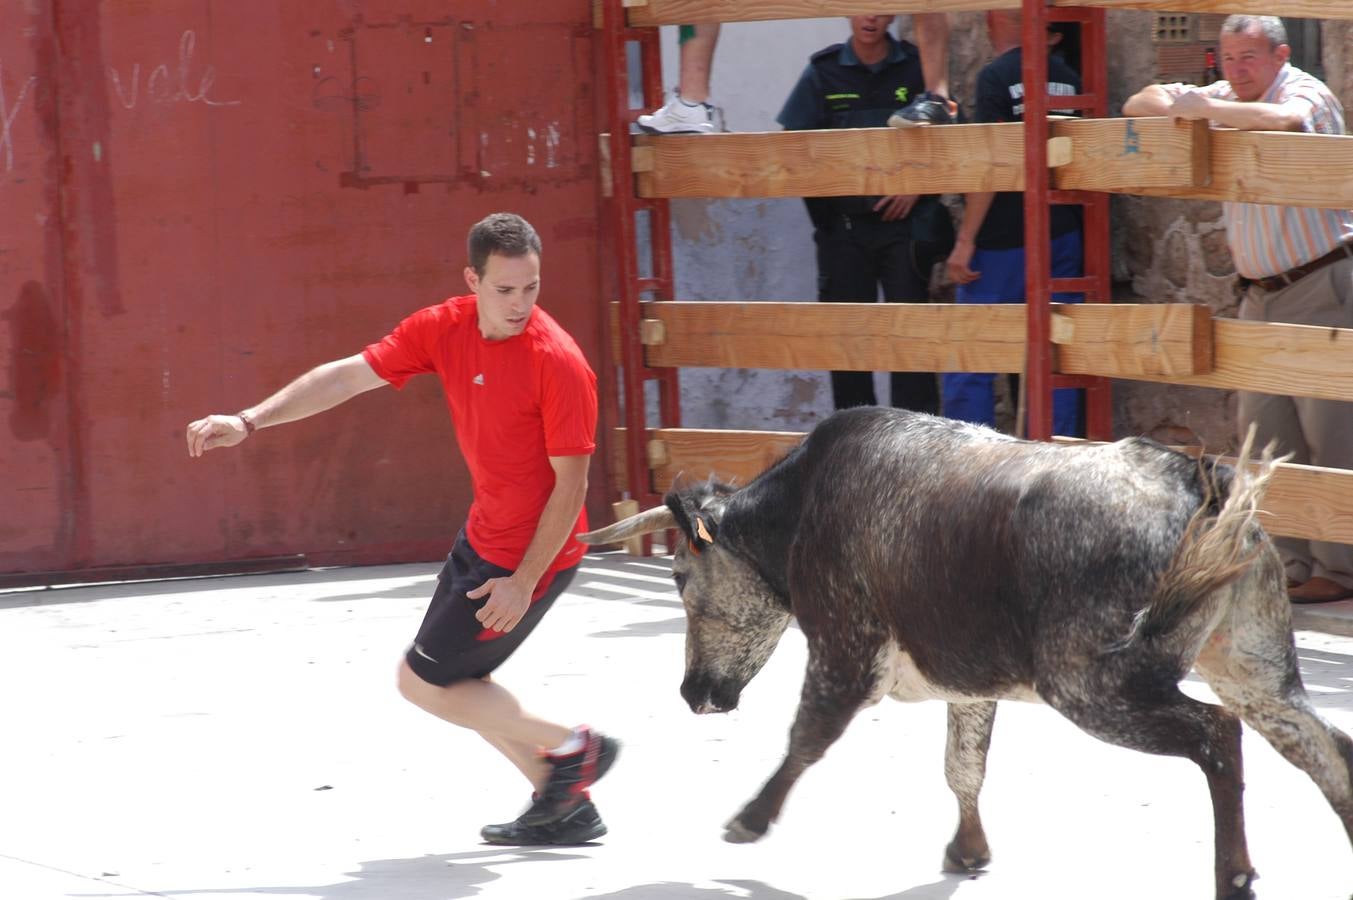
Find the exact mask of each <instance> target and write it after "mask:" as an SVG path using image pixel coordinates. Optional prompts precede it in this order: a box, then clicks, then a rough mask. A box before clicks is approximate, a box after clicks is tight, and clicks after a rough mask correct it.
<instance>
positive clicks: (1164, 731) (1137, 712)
mask: <svg viewBox="0 0 1353 900" xmlns="http://www.w3.org/2000/svg"><path fill="white" fill-rule="evenodd" d="M1128 652H1129V653H1130V652H1131V651H1128ZM1117 659H1118V661H1119V662H1120V665H1118V666H1113V667H1111V668H1105V669H1099V670H1095V671H1091V672H1086V671H1082V672H1079V673H1067V672H1062V673H1060V674H1059V675H1058V676H1057V677H1056V678H1055V679H1054V680H1053V681H1052V683H1051V684H1040V691H1041V693H1042V694H1043V697H1044V699H1046V700H1047V702H1048V704H1049V705H1050V706H1052V707H1053V708H1054V709H1056V710H1057V711H1058V712H1060V713H1062V714H1063V715H1065V716H1066V717H1067V718H1069V719H1070V720H1071V721H1073V722H1075V723H1076V724H1077V725H1079V726H1080V727H1081V728H1082V729H1083V730H1085V731H1087V732H1089V733H1090V734H1092V735H1094V736H1095V737H1097V738H1099V739H1100V740H1103V741H1107V742H1109V743H1111V744H1117V745H1118V746H1120V747H1128V748H1130V749H1132V750H1141V751H1142V752H1144V753H1154V754H1159V755H1161V756H1182V757H1185V758H1186V759H1191V760H1193V762H1194V763H1195V764H1197V766H1198V767H1199V768H1200V769H1202V770H1203V774H1204V775H1205V776H1206V777H1207V787H1208V790H1209V791H1210V792H1211V795H1212V817H1213V831H1214V837H1215V848H1214V849H1215V865H1216V870H1215V874H1216V885H1217V897H1218V898H1224V900H1249V898H1252V897H1253V896H1254V892H1253V891H1252V890H1251V889H1250V885H1251V884H1252V882H1253V881H1254V877H1255V873H1254V870H1253V869H1252V868H1251V866H1250V856H1249V851H1248V849H1247V848H1246V844H1245V820H1244V813H1243V811H1242V808H1241V792H1242V790H1243V787H1244V783H1243V776H1242V771H1241V757H1240V720H1239V719H1237V718H1236V717H1235V716H1234V715H1232V714H1231V713H1229V712H1227V711H1226V710H1225V709H1222V708H1221V707H1220V706H1214V705H1212V704H1209V703H1201V702H1199V701H1197V700H1194V699H1192V698H1190V697H1187V696H1185V695H1184V694H1183V693H1181V692H1180V690H1179V687H1178V685H1177V684H1176V683H1175V681H1174V680H1172V679H1171V678H1170V677H1169V671H1170V669H1171V667H1172V661H1171V660H1168V659H1159V658H1157V659H1142V658H1140V657H1138V658H1136V659H1131V658H1127V657H1125V656H1120V657H1117Z"/></svg>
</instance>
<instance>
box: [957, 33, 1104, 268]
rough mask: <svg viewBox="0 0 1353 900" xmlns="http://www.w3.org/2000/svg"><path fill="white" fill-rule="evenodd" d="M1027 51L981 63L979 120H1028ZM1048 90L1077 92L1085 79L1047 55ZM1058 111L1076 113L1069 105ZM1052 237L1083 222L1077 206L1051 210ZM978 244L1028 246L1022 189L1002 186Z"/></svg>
mask: <svg viewBox="0 0 1353 900" xmlns="http://www.w3.org/2000/svg"><path fill="white" fill-rule="evenodd" d="M1022 60H1023V54H1022V53H1021V52H1020V49H1019V48H1018V47H1016V48H1015V49H1013V50H1007V51H1006V52H1005V53H1002V54H1001V55H1000V56H998V57H996V58H995V59H993V60H992V61H991V62H989V63H987V64H986V65H985V66H983V67H982V71H981V72H979V73H978V75H977V110H976V113H975V116H974V118H975V119H976V120H977V121H978V122H1022V121H1024V75H1023V72H1022V71H1021V70H1020V66H1021V65H1022ZM1047 90H1048V93H1049V94H1052V95H1054V96H1057V95H1067V94H1079V93H1080V91H1081V78H1080V76H1079V75H1077V74H1076V71H1075V70H1074V69H1072V68H1071V67H1070V66H1069V65H1067V64H1066V61H1065V60H1063V59H1062V57H1061V55H1060V54H1058V53H1055V52H1054V53H1052V54H1050V55H1049V57H1048V87H1047ZM1052 111H1053V112H1054V113H1069V114H1074V113H1073V112H1072V111H1071V110H1057V109H1056V105H1055V104H1053V106H1052ZM1051 224H1052V228H1051V230H1052V236H1053V237H1058V236H1060V235H1063V234H1066V233H1067V232H1069V231H1074V230H1075V229H1077V228H1079V227H1080V224H1081V216H1080V207H1078V206H1054V207H1053V208H1052V213H1051ZM974 243H975V244H976V245H977V246H978V247H980V248H982V249H984V250H1010V249H1013V248H1015V247H1023V246H1024V194H1022V193H1020V192H1019V191H1002V192H1000V193H998V194H997V195H996V199H995V200H994V201H993V202H992V204H991V211H990V212H988V213H987V217H986V219H985V220H984V221H983V222H982V228H981V230H980V231H978V232H977V239H976V240H975V241H974Z"/></svg>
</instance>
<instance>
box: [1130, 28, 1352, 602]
mask: <svg viewBox="0 0 1353 900" xmlns="http://www.w3.org/2000/svg"><path fill="white" fill-rule="evenodd" d="M1220 45H1221V65H1222V74H1223V75H1224V76H1225V80H1223V81H1218V82H1216V83H1214V84H1210V85H1208V86H1206V87H1196V86H1194V85H1186V84H1164V85H1149V86H1148V87H1146V88H1144V89H1143V90H1141V91H1140V92H1138V93H1137V94H1136V95H1134V96H1133V97H1131V98H1129V99H1128V101H1127V102H1126V103H1124V104H1123V113H1124V115H1128V116H1174V117H1176V118H1181V119H1208V120H1210V121H1211V122H1212V123H1213V124H1214V125H1220V126H1224V127H1230V128H1238V129H1242V130H1248V131H1300V132H1306V133H1310V134H1344V133H1345V132H1344V112H1343V107H1342V106H1340V104H1339V100H1338V99H1337V98H1336V97H1335V96H1334V94H1333V93H1332V92H1331V91H1330V89H1329V88H1328V87H1326V86H1325V85H1324V84H1323V83H1322V82H1321V81H1320V80H1319V79H1317V78H1315V77H1313V76H1311V75H1308V74H1307V73H1305V72H1303V71H1301V70H1300V69H1298V68H1296V67H1295V66H1292V65H1291V64H1289V63H1288V57H1289V56H1290V55H1291V52H1292V51H1291V48H1290V47H1289V46H1288V45H1287V32H1286V29H1284V27H1283V24H1282V20H1281V19H1279V18H1278V17H1277V16H1239V15H1237V16H1230V17H1229V18H1227V19H1226V21H1225V22H1224V23H1223V24H1222V30H1221V40H1220ZM1223 207H1224V213H1225V222H1226V235H1227V242H1228V244H1229V245H1230V248H1231V255H1232V257H1233V258H1234V259H1235V265H1236V272H1237V273H1238V274H1239V275H1240V282H1241V285H1242V286H1243V287H1244V289H1245V290H1244V295H1243V298H1242V300H1241V305H1240V318H1241V319H1248V320H1254V321H1262V322H1292V323H1297V324H1302V325H1323V326H1332V327H1337V328H1350V327H1353V210H1348V209H1309V208H1304V207H1295V206H1270V205H1261V204H1255V203H1229V202H1228V203H1224V204H1223ZM1238 418H1239V424H1240V429H1241V431H1242V432H1244V431H1245V430H1246V429H1247V428H1248V427H1249V425H1250V423H1254V424H1255V425H1256V426H1257V428H1258V435H1257V436H1258V439H1259V442H1260V443H1261V444H1262V443H1264V442H1267V441H1268V440H1270V439H1276V440H1277V442H1278V445H1279V449H1280V450H1281V451H1283V452H1290V453H1292V454H1293V461H1294V462H1298V463H1304V464H1308V465H1316V466H1330V467H1334V468H1343V469H1347V468H1353V403H1347V402H1341V401H1333V400H1317V399H1313V398H1309V397H1283V396H1276V395H1270V394H1257V393H1250V392H1246V391H1242V392H1241V393H1240V408H1239V413H1238ZM1277 544H1278V546H1279V549H1280V550H1281V551H1282V554H1283V562H1284V563H1285V564H1286V566H1287V577H1288V593H1289V595H1290V596H1291V598H1292V601H1293V602H1294V603H1324V602H1328V601H1330V600H1342V599H1345V598H1347V597H1350V596H1353V547H1350V546H1347V545H1344V544H1332V543H1328V542H1322V541H1304V540H1296V539H1292V538H1280V539H1278V540H1277Z"/></svg>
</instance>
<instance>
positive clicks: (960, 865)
mask: <svg viewBox="0 0 1353 900" xmlns="http://www.w3.org/2000/svg"><path fill="white" fill-rule="evenodd" d="M990 862H991V851H989V850H983V851H982V852H980V853H973V852H971V851H970V852H968V853H964V852H963V850H962V849H961V848H960V847H959V846H958V844H957V843H952V842H951V843H950V844H949V846H948V847H945V848H944V871H946V872H949V873H952V874H955V875H967V874H971V873H973V872H980V871H982V870H983V869H985V868H986V867H987V865H988V864H989V863H990Z"/></svg>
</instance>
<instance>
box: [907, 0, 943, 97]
mask: <svg viewBox="0 0 1353 900" xmlns="http://www.w3.org/2000/svg"><path fill="white" fill-rule="evenodd" d="M911 24H912V27H913V28H914V29H915V31H916V47H917V49H919V50H920V51H921V78H922V79H923V80H924V81H925V89H926V90H927V91H930V93H932V94H939V95H940V96H941V97H948V96H949V16H948V14H947V13H912V17H911Z"/></svg>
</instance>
